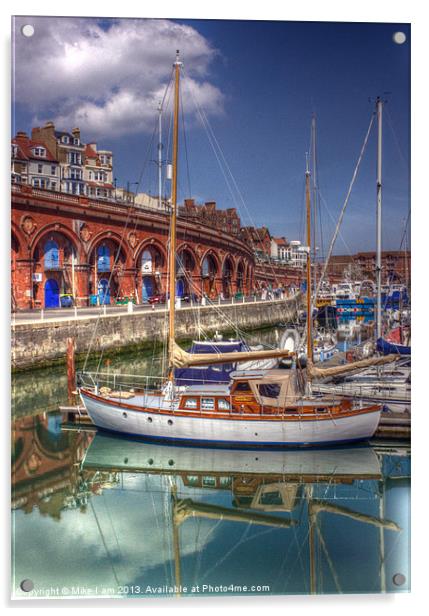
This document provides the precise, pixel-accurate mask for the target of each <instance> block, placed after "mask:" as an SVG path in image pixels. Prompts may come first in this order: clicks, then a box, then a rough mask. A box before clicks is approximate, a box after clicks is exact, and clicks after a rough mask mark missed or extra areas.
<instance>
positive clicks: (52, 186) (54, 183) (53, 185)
mask: <svg viewBox="0 0 429 616" xmlns="http://www.w3.org/2000/svg"><path fill="white" fill-rule="evenodd" d="M51 190H57V183H56V182H51Z"/></svg>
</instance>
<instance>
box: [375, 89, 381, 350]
mask: <svg viewBox="0 0 429 616" xmlns="http://www.w3.org/2000/svg"><path fill="white" fill-rule="evenodd" d="M376 108H377V124H378V140H377V222H376V234H377V255H376V263H375V277H376V283H377V317H376V337H377V338H381V160H382V138H383V101H382V100H381V98H380V97H377V101H376Z"/></svg>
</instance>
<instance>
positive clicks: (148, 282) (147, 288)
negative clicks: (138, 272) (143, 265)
mask: <svg viewBox="0 0 429 616" xmlns="http://www.w3.org/2000/svg"><path fill="white" fill-rule="evenodd" d="M152 295H153V279H152V276H143V284H142V301H143V302H147V300H148V299H149V297H152Z"/></svg>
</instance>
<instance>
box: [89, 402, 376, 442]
mask: <svg viewBox="0 0 429 616" xmlns="http://www.w3.org/2000/svg"><path fill="white" fill-rule="evenodd" d="M81 398H82V402H83V404H84V405H85V408H86V410H87V412H88V414H89V416H90V417H91V419H92V421H93V422H94V424H95V425H96V426H97V427H99V428H103V429H105V430H111V431H113V432H120V433H122V434H130V435H135V436H142V437H146V438H152V439H160V440H174V441H179V442H180V441H185V442H194V443H202V444H210V443H216V444H218V445H225V446H228V445H229V446H236V447H240V446H242V447H243V446H265V447H268V446H278V447H279V446H300V445H326V444H335V443H344V442H350V441H355V440H363V439H368V438H371V437H372V436H373V434H374V432H375V431H376V429H377V426H378V422H379V419H380V412H381V411H380V410H373V411H368V412H361V413H358V414H355V415H348V416H345V417H340V418H339V417H336V418H335V419H331V418H329V417H326V416H325V417H326V418H320V419H315V420H299V419H298V418H296V419H293V420H290V419H288V420H286V419H284V420H282V419H277V420H273V419H270V420H267V419H260V418H256V416H253V418H252V419H251V418H250V416H249V419H245V418H243V416H241V418H240V419H217V418H214V417H212V416H207V417H205V416H204V415H201V414H200V413H199V412H197V413H195V415H194V416H191V415H190V414H188V415H185V416H184V415H177V414H174V413H173V412H170V413H158V412H152V411H150V410H140V409H139V410H132V408H129V407H130V406H131V405H128V406H127V408H125V407H121V406H120V405H119V404H118V403H117V402H116V403H115V402H113V401H110V402H109V401H107V400H106V399H103V398H101V397H93V396H92V395H91V396H88V395H86V394H85V393H84V392H82V391H81Z"/></svg>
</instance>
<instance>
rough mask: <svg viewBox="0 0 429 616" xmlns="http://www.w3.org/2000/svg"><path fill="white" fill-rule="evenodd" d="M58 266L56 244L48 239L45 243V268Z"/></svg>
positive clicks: (58, 256) (58, 257) (58, 255)
mask: <svg viewBox="0 0 429 616" xmlns="http://www.w3.org/2000/svg"><path fill="white" fill-rule="evenodd" d="M59 266H60V254H59V250H58V244H57V243H56V242H54V240H49V241H48V242H46V244H45V269H47V270H48V269H57V268H58V267H59Z"/></svg>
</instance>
